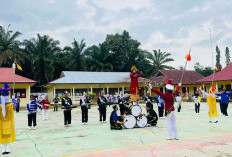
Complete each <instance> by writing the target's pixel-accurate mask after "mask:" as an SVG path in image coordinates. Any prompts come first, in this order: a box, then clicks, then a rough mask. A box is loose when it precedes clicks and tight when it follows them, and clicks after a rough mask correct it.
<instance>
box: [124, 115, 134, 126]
mask: <svg viewBox="0 0 232 157" xmlns="http://www.w3.org/2000/svg"><path fill="white" fill-rule="evenodd" d="M135 125H136V119H135V117H134V116H132V115H127V116H125V118H124V127H125V128H127V129H131V128H134V127H135Z"/></svg>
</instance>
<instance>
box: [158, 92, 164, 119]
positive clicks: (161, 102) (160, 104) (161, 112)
mask: <svg viewBox="0 0 232 157" xmlns="http://www.w3.org/2000/svg"><path fill="white" fill-rule="evenodd" d="M157 100H158V111H159V117H160V118H162V117H164V98H163V97H161V96H158V99H157Z"/></svg>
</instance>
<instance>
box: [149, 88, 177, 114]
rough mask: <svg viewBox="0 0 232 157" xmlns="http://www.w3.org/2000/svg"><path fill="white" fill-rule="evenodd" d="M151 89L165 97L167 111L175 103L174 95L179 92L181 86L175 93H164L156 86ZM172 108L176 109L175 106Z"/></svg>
mask: <svg viewBox="0 0 232 157" xmlns="http://www.w3.org/2000/svg"><path fill="white" fill-rule="evenodd" d="M151 90H152V91H153V92H154V93H156V94H157V95H159V96H161V97H163V98H164V104H165V105H164V109H165V111H167V110H169V109H170V108H171V107H172V106H173V105H174V101H175V99H174V96H176V95H177V93H178V92H179V90H180V86H178V87H177V88H176V91H175V92H174V93H162V92H160V91H158V90H156V89H154V88H152V89H151ZM171 110H172V111H175V107H174V106H173V107H172V109H171Z"/></svg>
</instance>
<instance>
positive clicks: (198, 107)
mask: <svg viewBox="0 0 232 157" xmlns="http://www.w3.org/2000/svg"><path fill="white" fill-rule="evenodd" d="M199 99H200V96H199V93H198V91H196V92H195V94H194V96H193V100H194V103H195V112H196V114H198V115H200V105H201V104H200V101H199Z"/></svg>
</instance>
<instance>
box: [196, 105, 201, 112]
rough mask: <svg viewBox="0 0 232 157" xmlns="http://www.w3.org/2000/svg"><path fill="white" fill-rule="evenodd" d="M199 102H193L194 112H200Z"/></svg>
mask: <svg viewBox="0 0 232 157" xmlns="http://www.w3.org/2000/svg"><path fill="white" fill-rule="evenodd" d="M200 105H201V104H200V103H198V104H195V112H196V113H200Z"/></svg>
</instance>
